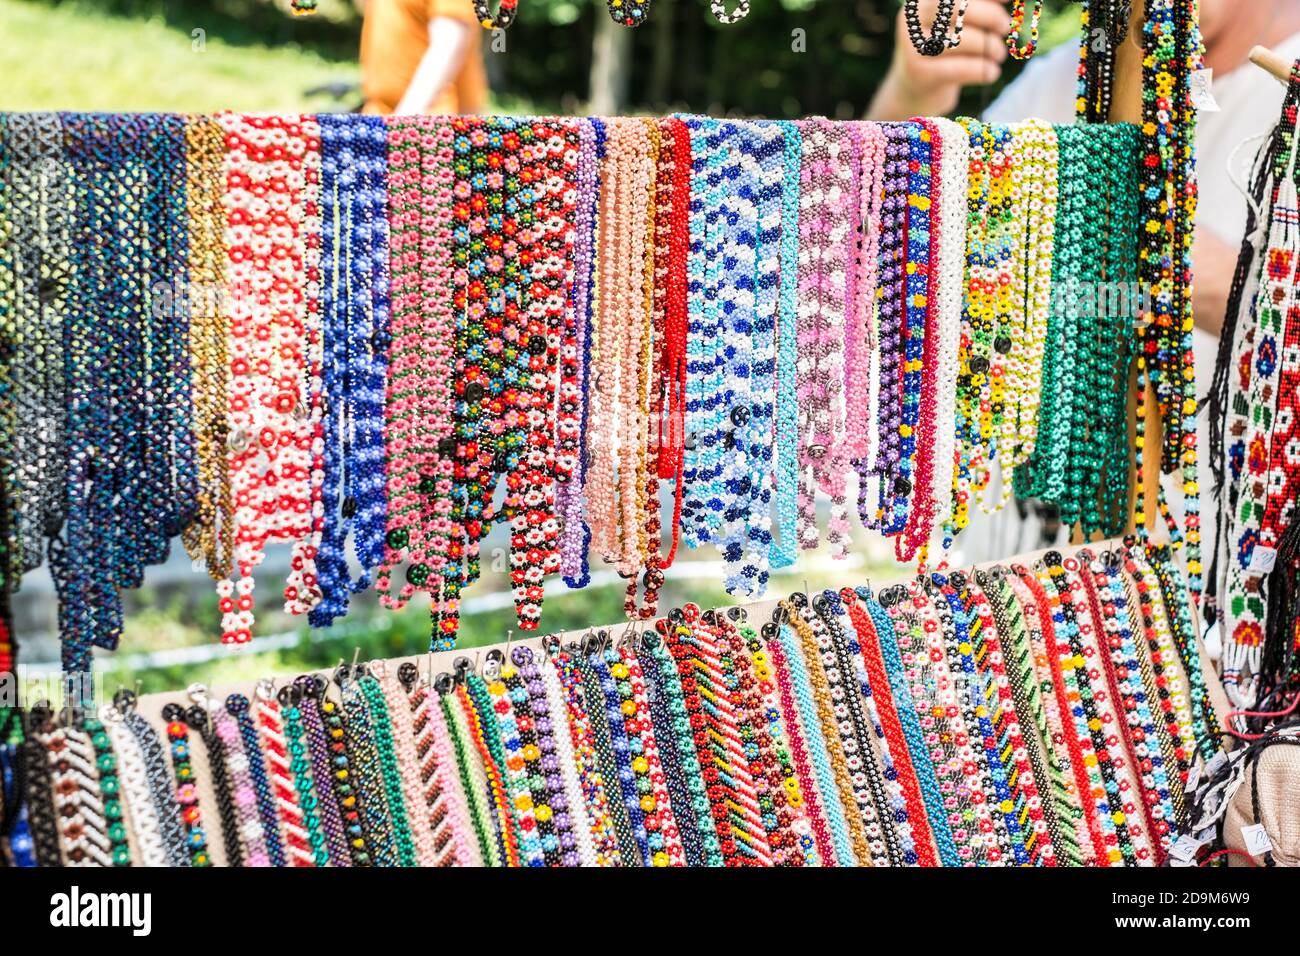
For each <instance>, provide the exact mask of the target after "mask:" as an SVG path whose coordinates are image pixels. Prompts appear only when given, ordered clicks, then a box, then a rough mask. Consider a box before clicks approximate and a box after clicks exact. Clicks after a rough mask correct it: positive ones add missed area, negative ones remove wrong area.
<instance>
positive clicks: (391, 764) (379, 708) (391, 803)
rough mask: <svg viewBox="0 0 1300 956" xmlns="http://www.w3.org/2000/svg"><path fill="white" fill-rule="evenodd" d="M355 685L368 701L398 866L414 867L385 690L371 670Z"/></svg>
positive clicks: (414, 848)
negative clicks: (370, 672)
mask: <svg viewBox="0 0 1300 956" xmlns="http://www.w3.org/2000/svg"><path fill="white" fill-rule="evenodd" d="M356 686H357V690H358V691H359V692H360V695H361V697H362V698H364V700H365V705H366V718H367V719H368V720H369V723H370V729H371V732H372V736H373V739H374V747H375V756H376V758H377V763H378V770H379V776H380V781H379V782H380V783H382V785H383V791H384V801H385V804H386V806H387V808H388V819H389V821H390V823H391V827H392V833H393V846H394V849H395V851H396V861H395V862H396V865H397V866H415V865H416V857H417V852H418V847H417V845H416V840H415V836H414V834H413V833H412V830H411V823H410V815H409V813H408V811H407V807H406V801H405V797H404V794H403V785H402V771H401V768H400V766H399V764H398V759H397V757H398V747H397V744H396V743H395V741H394V728H393V724H392V722H391V714H390V711H389V709H388V703H387V701H386V699H385V696H384V690H383V687H381V686H380V683H379V681H378V680H377V679H376V678H375V676H374V675H373V674H369V673H367V674H366V675H365V676H364V677H362V678H361V679H360V680H359V681H357V685H356ZM345 706H346V701H345ZM380 865H383V864H380Z"/></svg>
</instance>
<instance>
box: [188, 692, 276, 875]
mask: <svg viewBox="0 0 1300 956" xmlns="http://www.w3.org/2000/svg"><path fill="white" fill-rule="evenodd" d="M231 697H232V698H238V699H237V700H228V702H227V708H222V707H221V706H220V705H219V704H216V703H215V702H214V703H213V705H212V706H210V707H209V706H208V704H207V701H206V700H203V698H202V697H201V696H200V697H198V698H196V699H198V700H201V701H202V703H200V704H199V706H200V707H201V708H206V709H207V710H208V713H209V715H210V716H209V717H208V718H207V719H206V720H205V724H204V725H205V726H209V722H210V726H211V728H212V731H211V737H210V739H209V734H208V733H204V739H205V741H206V742H207V743H208V747H209V752H211V750H212V748H213V747H216V748H219V749H220V750H221V761H222V768H223V777H224V778H225V779H226V780H227V786H228V790H229V793H230V796H231V797H232V800H233V802H232V803H231V805H230V806H229V808H227V807H225V806H224V805H223V807H222V808H221V809H222V826H223V829H226V830H229V829H230V828H231V827H233V828H234V829H235V833H234V837H233V840H232V838H231V836H230V835H229V834H227V835H226V839H227V845H228V846H232V845H234V844H238V846H239V857H238V859H239V863H238V864H232V865H239V866H258V867H263V866H271V865H272V864H271V856H270V853H269V851H268V849H267V847H268V846H269V845H270V841H269V840H268V839H267V833H266V826H265V819H264V818H263V817H262V814H261V812H260V811H261V810H262V802H261V800H260V798H261V796H262V790H263V787H259V786H258V778H257V777H256V776H255V775H254V773H253V760H254V759H260V758H256V757H250V756H249V754H248V748H247V744H246V742H245V740H244V737H243V734H242V732H241V729H240V726H239V722H238V718H237V717H236V716H235V714H236V713H238V708H239V706H240V704H239V701H240V700H242V701H243V706H244V707H245V709H246V708H247V704H248V701H247V698H242V696H241V695H235V694H232V695H231ZM260 782H261V783H262V784H265V774H263V775H262V777H261V780H260Z"/></svg>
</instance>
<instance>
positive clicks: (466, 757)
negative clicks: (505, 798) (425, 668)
mask: <svg viewBox="0 0 1300 956" xmlns="http://www.w3.org/2000/svg"><path fill="white" fill-rule="evenodd" d="M445 688H446V689H443V688H442V687H440V688H439V690H438V705H439V707H440V708H441V710H442V715H443V721H444V725H445V726H446V728H447V737H448V741H449V743H450V744H451V753H452V754H453V755H454V757H455V760H456V769H457V773H458V775H459V777H460V781H461V792H463V793H464V794H465V810H466V815H467V816H468V817H469V820H470V823H471V825H472V827H473V830H474V836H475V838H476V840H477V843H478V846H477V849H478V856H479V859H480V860H482V864H483V865H484V866H501V865H502V849H501V845H500V843H499V842H498V840H497V837H496V822H495V820H494V817H493V811H492V809H491V808H490V807H488V806H486V805H485V801H486V800H487V799H488V791H487V774H486V772H485V770H484V767H483V763H482V760H481V759H480V758H478V756H477V753H476V751H475V749H474V744H473V742H472V741H471V740H470V733H469V725H468V722H467V720H466V715H465V711H464V708H463V707H462V706H461V701H460V700H459V699H458V697H457V694H456V692H455V689H454V687H453V686H452V683H451V679H450V676H448V678H447V682H446V685H445Z"/></svg>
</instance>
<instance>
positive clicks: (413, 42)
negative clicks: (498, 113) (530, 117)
mask: <svg viewBox="0 0 1300 956" xmlns="http://www.w3.org/2000/svg"><path fill="white" fill-rule="evenodd" d="M437 17H452V18H453V19H456V20H461V21H463V22H465V23H467V24H469V26H470V42H469V49H467V50H466V51H465V60H464V62H463V63H461V66H460V70H459V72H458V73H457V74H456V76H455V77H454V78H453V79H452V81H451V82H450V83H448V84H447V86H446V87H445V88H443V90H442V91H441V92H440V93H438V95H437V96H436V97H434V101H433V103H431V104H430V105H429V109H428V112H429V113H430V114H432V115H436V116H447V115H452V114H456V113H481V112H482V111H483V110H484V109H486V108H487V91H488V86H487V74H486V73H485V72H484V70H483V52H482V33H483V29H482V27H480V26H479V22H478V20H477V19H476V18H475V16H474V6H473V4H472V3H471V2H470V0H368V2H367V3H366V18H365V22H364V23H363V24H362V27H361V88H362V92H363V93H364V94H365V97H366V106H365V111H366V112H367V113H391V112H392V111H393V110H395V109H396V108H397V104H398V103H399V102H401V99H402V94H403V93H405V92H406V87H407V86H408V85H409V84H410V82H411V78H412V77H413V76H415V70H416V68H417V67H418V66H419V65H420V59H421V58H422V57H423V56H424V51H425V50H427V49H428V48H429V22H430V21H431V20H434V19H436V18H437Z"/></svg>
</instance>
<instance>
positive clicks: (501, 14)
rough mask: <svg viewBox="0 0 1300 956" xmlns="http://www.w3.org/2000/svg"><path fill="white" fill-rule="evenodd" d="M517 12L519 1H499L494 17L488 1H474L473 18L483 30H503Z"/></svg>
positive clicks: (511, 21)
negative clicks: (476, 19) (475, 18)
mask: <svg viewBox="0 0 1300 956" xmlns="http://www.w3.org/2000/svg"><path fill="white" fill-rule="evenodd" d="M642 2H645V0H642ZM518 10H519V0H500V2H499V3H498V4H497V12H496V15H495V16H494V15H493V13H492V6H491V4H490V3H489V0H474V16H475V17H477V18H478V22H479V25H480V26H481V27H482V28H483V29H484V30H505V29H506V28H507V27H509V26H510V24H512V23H514V22H515V15H516V14H517V13H518Z"/></svg>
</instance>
